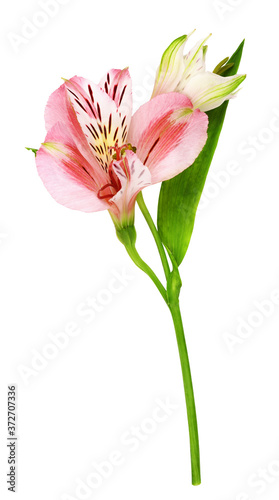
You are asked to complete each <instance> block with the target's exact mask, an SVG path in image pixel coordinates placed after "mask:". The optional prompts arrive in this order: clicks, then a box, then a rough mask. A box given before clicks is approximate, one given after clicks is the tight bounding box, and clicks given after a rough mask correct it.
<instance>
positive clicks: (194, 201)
mask: <svg viewBox="0 0 279 500" xmlns="http://www.w3.org/2000/svg"><path fill="white" fill-rule="evenodd" d="M243 46H244V40H243V42H242V43H241V44H240V45H239V47H238V49H237V50H236V51H235V53H234V54H233V55H232V57H231V58H230V59H229V61H228V62H227V64H231V63H233V66H230V67H229V68H227V70H226V71H225V72H224V74H223V76H232V75H235V74H236V73H237V70H238V67H239V64H240V60H241V56H242V51H243ZM227 106H228V101H226V102H224V103H223V104H222V105H221V106H219V107H218V108H216V109H213V110H211V111H208V112H207V115H208V118H209V125H208V139H207V142H206V144H205V147H204V148H203V150H202V151H201V153H200V155H199V156H198V158H197V159H196V161H195V162H194V163H193V165H192V166H191V167H189V168H187V169H186V170H184V171H183V172H182V173H181V174H179V175H177V176H176V177H174V178H173V179H170V180H169V181H164V182H163V183H162V186H161V191H160V196H159V202H158V231H159V234H160V237H161V239H162V242H163V244H164V245H165V247H166V248H167V250H168V252H169V253H170V254H171V255H172V258H174V259H175V260H176V262H177V264H178V265H180V264H181V262H182V260H183V259H184V257H185V254H186V251H187V249H188V246H189V243H190V239H191V235H192V232H193V227H194V222H195V217H196V212H197V208H198V204H199V201H200V197H201V194H202V191H203V187H204V184H205V181H206V177H207V174H208V170H209V167H210V164H211V161H212V158H213V155H214V152H215V149H216V146H217V143H218V139H219V136H220V132H221V130H222V126H223V122H224V119H225V114H226V110H227Z"/></svg>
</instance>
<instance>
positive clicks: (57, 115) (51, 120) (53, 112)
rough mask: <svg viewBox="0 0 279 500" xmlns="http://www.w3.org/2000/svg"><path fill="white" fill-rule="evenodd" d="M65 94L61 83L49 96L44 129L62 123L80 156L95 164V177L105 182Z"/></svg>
mask: <svg viewBox="0 0 279 500" xmlns="http://www.w3.org/2000/svg"><path fill="white" fill-rule="evenodd" d="M76 78H77V77H76ZM67 94H68V92H67V88H66V84H63V85H61V86H60V87H59V88H58V89H57V90H55V92H53V93H52V94H51V96H50V97H49V100H48V103H47V105H46V109H45V123H46V129H47V130H50V129H51V128H52V127H53V126H54V125H55V124H56V123H58V122H59V123H61V124H63V125H64V127H65V129H66V130H68V132H69V134H70V135H71V136H72V137H73V138H74V141H75V144H76V146H77V147H78V149H79V151H80V153H81V154H82V156H84V158H86V160H87V161H88V162H89V163H92V164H93V165H95V177H96V178H98V179H99V182H100V183H101V182H105V177H104V175H103V172H102V169H100V167H99V164H98V163H97V161H96V158H95V155H94V154H93V153H94V152H93V151H92V149H91V148H90V147H89V145H88V142H87V140H86V137H85V135H84V132H83V130H82V128H81V126H80V124H79V122H78V119H77V116H76V113H75V110H74V109H73V106H72V103H71V100H70V98H69V96H68V95H67Z"/></svg>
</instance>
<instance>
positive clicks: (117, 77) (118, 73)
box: [99, 68, 133, 128]
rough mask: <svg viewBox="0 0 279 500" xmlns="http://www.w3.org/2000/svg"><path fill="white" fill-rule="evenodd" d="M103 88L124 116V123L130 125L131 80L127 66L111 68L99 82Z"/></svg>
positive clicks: (131, 104) (131, 103)
mask: <svg viewBox="0 0 279 500" xmlns="http://www.w3.org/2000/svg"><path fill="white" fill-rule="evenodd" d="M99 87H101V89H103V90H104V91H105V92H106V93H107V94H108V95H109V96H110V97H111V98H112V99H113V100H114V101H115V104H116V106H117V109H118V112H119V113H120V115H121V116H123V117H124V116H126V121H125V124H126V125H127V128H129V126H130V121H131V115H132V107H133V101H132V80H131V77H130V73H129V71H128V69H127V68H125V69H123V70H121V69H111V70H110V71H108V73H107V74H106V75H105V76H104V77H103V78H102V79H101V81H100V82H99Z"/></svg>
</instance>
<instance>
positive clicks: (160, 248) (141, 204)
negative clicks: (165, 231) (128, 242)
mask: <svg viewBox="0 0 279 500" xmlns="http://www.w3.org/2000/svg"><path fill="white" fill-rule="evenodd" d="M137 202H138V206H139V208H140V210H141V212H142V214H143V216H144V218H145V220H146V222H147V224H148V226H149V228H150V231H151V233H152V234H153V237H154V240H155V242H156V245H157V248H158V251H159V254H160V257H161V261H162V264H163V268H164V272H165V275H166V278H167V279H168V277H169V274H170V266H169V263H168V259H167V257H166V253H165V250H164V247H163V244H162V241H161V238H160V236H159V233H158V231H157V228H156V226H155V224H154V222H153V219H152V217H151V215H150V213H149V211H148V208H147V206H146V204H145V202H144V199H143V196H142V191H140V192H139V194H138V196H137Z"/></svg>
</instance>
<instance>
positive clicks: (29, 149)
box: [25, 148, 38, 156]
mask: <svg viewBox="0 0 279 500" xmlns="http://www.w3.org/2000/svg"><path fill="white" fill-rule="evenodd" d="M25 149H27V151H33V153H34V155H35V156H36V154H37V151H38V149H34V148H25Z"/></svg>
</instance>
